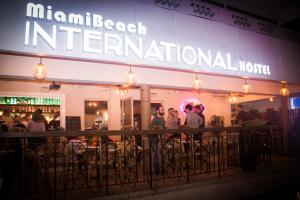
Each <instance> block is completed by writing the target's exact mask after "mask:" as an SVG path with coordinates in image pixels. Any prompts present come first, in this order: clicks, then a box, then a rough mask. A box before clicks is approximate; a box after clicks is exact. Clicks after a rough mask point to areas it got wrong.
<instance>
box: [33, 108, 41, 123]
mask: <svg viewBox="0 0 300 200" xmlns="http://www.w3.org/2000/svg"><path fill="white" fill-rule="evenodd" d="M38 110H39V109H37V110H36V111H35V112H34V113H33V114H32V120H33V121H35V122H41V121H42V120H43V117H42V114H41V112H40V111H38Z"/></svg>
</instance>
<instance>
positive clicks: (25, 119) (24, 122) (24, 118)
mask: <svg viewBox="0 0 300 200" xmlns="http://www.w3.org/2000/svg"><path fill="white" fill-rule="evenodd" d="M30 121H31V117H30V114H29V113H26V115H25V116H24V117H23V120H22V124H24V125H25V127H27V124H28V123H29V122H30Z"/></svg>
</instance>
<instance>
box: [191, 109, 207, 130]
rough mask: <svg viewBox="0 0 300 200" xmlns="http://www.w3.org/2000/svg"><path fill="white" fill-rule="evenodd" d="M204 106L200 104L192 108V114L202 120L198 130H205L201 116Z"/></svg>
mask: <svg viewBox="0 0 300 200" xmlns="http://www.w3.org/2000/svg"><path fill="white" fill-rule="evenodd" d="M204 109H205V108H204V106H203V105H202V104H199V105H196V106H194V112H195V113H196V114H197V115H198V116H199V117H200V118H201V119H202V123H201V124H200V126H199V128H205V116H204V114H203V111H204Z"/></svg>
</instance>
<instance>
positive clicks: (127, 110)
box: [121, 97, 133, 129]
mask: <svg viewBox="0 0 300 200" xmlns="http://www.w3.org/2000/svg"><path fill="white" fill-rule="evenodd" d="M121 125H122V128H125V129H129V128H132V127H133V100H132V97H129V98H125V99H122V100H121Z"/></svg>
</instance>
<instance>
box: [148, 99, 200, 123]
mask: <svg viewBox="0 0 300 200" xmlns="http://www.w3.org/2000/svg"><path fill="white" fill-rule="evenodd" d="M203 111H204V106H203V105H202V104H199V105H196V106H192V105H191V104H187V105H186V106H185V108H184V112H185V113H186V118H185V122H184V124H183V125H186V126H188V127H190V128H204V127H205V116H204V114H203ZM164 115H165V109H164V107H163V105H159V106H157V107H156V115H155V116H154V118H153V119H152V122H151V128H160V129H178V128H179V127H180V126H181V122H180V118H179V117H178V111H177V110H175V109H174V108H169V109H168V116H167V120H165V118H164Z"/></svg>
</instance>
